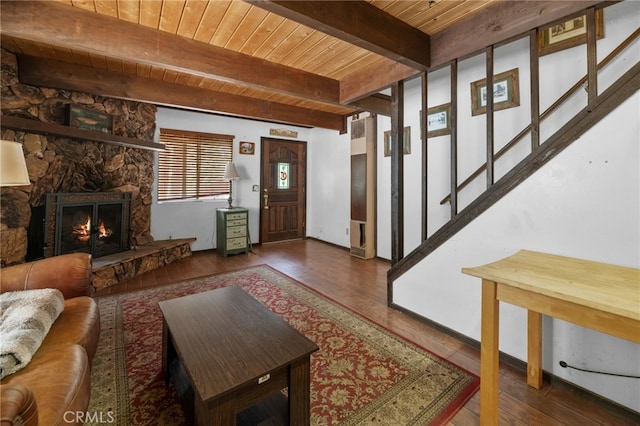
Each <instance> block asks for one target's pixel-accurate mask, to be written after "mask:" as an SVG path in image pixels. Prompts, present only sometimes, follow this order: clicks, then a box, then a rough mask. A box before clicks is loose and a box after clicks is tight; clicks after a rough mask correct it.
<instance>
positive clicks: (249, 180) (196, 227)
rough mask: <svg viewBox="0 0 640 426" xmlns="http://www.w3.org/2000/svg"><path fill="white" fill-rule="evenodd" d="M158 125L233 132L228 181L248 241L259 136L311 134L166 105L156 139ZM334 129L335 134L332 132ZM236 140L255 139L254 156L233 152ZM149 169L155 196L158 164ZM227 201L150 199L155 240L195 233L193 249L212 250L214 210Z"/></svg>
mask: <svg viewBox="0 0 640 426" xmlns="http://www.w3.org/2000/svg"><path fill="white" fill-rule="evenodd" d="M161 128H167V129H178V130H193V131H197V132H208V133H220V134H226V135H233V136H234V139H233V160H234V162H235V163H236V168H237V169H238V174H239V175H240V180H237V181H235V182H234V183H233V205H234V206H242V207H245V208H248V209H249V233H250V237H251V241H252V242H258V241H259V230H260V224H259V213H260V212H259V209H260V194H261V191H260V190H259V191H257V192H254V191H253V186H254V185H260V138H261V137H272V136H269V129H274V128H275V129H281V128H285V129H288V130H295V131H297V132H298V138H297V139H295V140H300V141H307V140H309V138H310V137H311V130H310V129H306V128H300V127H296V126H288V125H282V124H273V123H263V122H260V121H252V120H244V119H240V118H232V117H225V116H219V115H213V114H205V113H197V112H190V111H184V110H177V109H169V108H158V113H157V115H156V135H155V137H154V140H156V141H157V140H158V135H159V132H160V129H161ZM334 133H335V134H337V132H334ZM282 139H285V138H282ZM241 141H242V142H254V143H255V144H256V152H255V154H254V155H241V154H238V146H239V143H240V142H241ZM156 161H157V159H156ZM154 170H155V172H156V176H155V181H154V191H153V193H154V195H155V194H157V192H156V187H155V185H156V183H157V170H158V168H157V167H155V168H154ZM227 205H228V203H227V199H226V198H225V199H223V200H206V201H184V202H182V201H172V202H163V203H158V202H157V199H156V198H155V197H154V202H153V204H152V205H151V235H153V237H154V238H155V239H156V240H165V239H170V238H173V239H176V238H191V237H196V238H197V240H196V241H195V242H194V243H193V244H192V245H191V249H192V250H194V251H197V250H207V249H212V248H215V246H216V233H215V221H216V209H217V208H221V207H226V206H227Z"/></svg>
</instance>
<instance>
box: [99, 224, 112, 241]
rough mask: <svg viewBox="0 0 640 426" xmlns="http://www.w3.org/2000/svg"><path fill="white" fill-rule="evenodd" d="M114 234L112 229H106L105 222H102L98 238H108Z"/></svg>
mask: <svg viewBox="0 0 640 426" xmlns="http://www.w3.org/2000/svg"><path fill="white" fill-rule="evenodd" d="M111 234H113V231H112V230H111V229H107V228H105V227H104V222H103V221H100V226H99V227H98V238H107V237H110V236H111Z"/></svg>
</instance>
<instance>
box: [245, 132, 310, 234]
mask: <svg viewBox="0 0 640 426" xmlns="http://www.w3.org/2000/svg"><path fill="white" fill-rule="evenodd" d="M265 141H274V142H287V143H297V144H300V145H302V146H303V164H304V186H303V187H302V189H301V192H302V194H301V196H302V200H303V202H302V208H303V210H304V211H303V213H304V219H303V221H302V239H306V238H307V181H308V179H309V177H308V173H307V171H308V170H309V168H308V167H307V166H308V163H307V146H308V145H307V141H300V140H291V139H279V138H273V137H268V136H261V137H260V202H259V207H258V209H259V210H260V214H259V215H258V221H259V228H258V235H260V244H271V242H265V241H263V240H262V235H263V234H262V231H263V230H262V224H263V220H262V219H263V217H262V215H263V213H264V198H263V197H262V191H263V189H264V185H265V182H264V156H265V155H268V153H267V152H266V150H265V149H264V145H265ZM299 195H300V194H299ZM286 241H292V240H282V241H274V242H273V243H278V242H286Z"/></svg>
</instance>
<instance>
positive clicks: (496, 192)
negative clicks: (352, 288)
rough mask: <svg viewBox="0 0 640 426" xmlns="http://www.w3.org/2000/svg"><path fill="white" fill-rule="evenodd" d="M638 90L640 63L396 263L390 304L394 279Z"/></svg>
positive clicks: (389, 278) (389, 284) (391, 276)
mask: <svg viewBox="0 0 640 426" xmlns="http://www.w3.org/2000/svg"><path fill="white" fill-rule="evenodd" d="M638 90H640V63H636V64H635V65H634V66H632V67H631V69H629V70H628V71H627V72H626V73H624V74H623V75H622V76H621V77H620V78H619V79H618V80H617V81H616V82H615V83H613V84H612V85H611V86H610V87H609V88H607V89H606V90H605V91H604V92H602V93H601V94H600V95H598V96H597V97H596V98H595V99H594V101H593V103H592V104H590V105H587V106H586V107H585V108H583V109H582V110H581V111H579V112H578V113H577V114H576V115H575V116H574V117H573V118H572V119H571V120H569V121H568V122H567V123H566V124H565V125H564V126H562V127H561V128H560V129H558V130H557V131H556V132H555V133H554V134H553V135H551V136H550V137H549V139H547V141H546V142H545V143H543V144H541V145H539V146H538V147H537V148H536V149H535V150H534V151H533V152H531V153H530V154H529V155H528V156H527V157H525V158H524V159H523V160H522V161H520V162H519V163H518V164H517V165H516V166H515V167H514V168H513V169H511V171H509V172H508V173H507V174H505V175H504V176H503V177H502V178H501V179H499V180H498V181H497V182H496V183H494V184H493V185H492V186H490V187H489V188H488V189H487V190H486V191H485V192H484V193H483V194H482V195H480V196H479V197H478V198H476V199H475V200H474V201H473V202H471V204H469V205H468V206H467V207H466V208H465V209H463V210H462V211H461V212H460V213H459V214H458V215H456V216H455V217H453V219H451V220H450V221H449V222H448V223H446V224H445V225H444V226H443V227H441V228H440V229H439V230H438V231H436V232H435V233H434V234H433V235H432V236H431V237H429V239H427V240H426V241H424V242H423V243H422V244H420V245H419V246H418V247H417V248H416V249H415V250H413V251H412V252H411V253H409V254H408V255H407V256H406V257H404V258H402V259H401V260H400V261H399V262H397V263H396V264H394V265H392V266H391V268H390V269H389V271H388V273H387V303H388V305H389V306H393V307H398V306H397V305H395V304H394V303H393V282H394V281H395V280H396V279H398V278H399V277H400V276H401V275H402V274H404V273H405V272H406V271H408V270H409V269H411V268H412V267H413V266H415V265H416V264H417V263H418V262H420V261H421V260H422V259H424V258H425V257H426V256H427V255H429V254H430V253H431V252H433V251H434V250H435V249H436V248H438V247H439V246H440V245H442V244H443V243H444V242H445V241H447V240H448V239H449V238H450V237H451V236H452V235H454V234H455V233H456V232H458V231H459V230H461V229H462V228H463V227H465V226H466V225H467V224H468V223H470V222H471V221H472V220H473V219H475V218H476V217H478V216H479V215H480V214H481V213H483V212H484V211H486V210H487V209H489V207H491V206H492V205H493V204H495V203H496V202H497V201H498V200H500V199H501V198H502V197H504V196H505V195H506V194H508V193H509V192H510V191H511V190H512V189H514V188H515V187H517V186H518V185H519V184H520V183H521V182H523V181H524V180H525V179H527V178H528V177H529V176H531V175H532V174H533V173H534V172H535V171H537V170H538V169H540V168H541V167H542V166H543V165H544V164H546V163H547V162H548V161H550V160H551V159H552V158H553V157H555V156H556V155H558V154H559V153H560V152H562V151H563V150H564V149H565V148H566V147H568V146H569V145H570V144H571V143H572V142H573V141H575V140H576V139H578V138H579V137H580V136H582V135H583V134H584V133H585V132H586V131H587V130H589V129H590V128H591V127H593V126H594V125H595V124H596V123H598V122H599V121H600V120H602V119H603V118H604V117H606V116H607V115H608V114H609V113H610V112H611V111H613V110H614V109H615V108H616V107H617V106H618V105H620V104H622V103H623V102H624V101H625V100H627V99H628V98H629V97H631V96H632V95H633V94H635V93H636V92H637V91H638ZM398 308H400V307H398Z"/></svg>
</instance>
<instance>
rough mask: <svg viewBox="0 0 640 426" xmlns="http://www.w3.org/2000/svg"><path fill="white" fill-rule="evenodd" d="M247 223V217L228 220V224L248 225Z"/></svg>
mask: <svg viewBox="0 0 640 426" xmlns="http://www.w3.org/2000/svg"><path fill="white" fill-rule="evenodd" d="M246 224H247V219H246V218H244V219H234V220H227V226H240V225H246Z"/></svg>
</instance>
